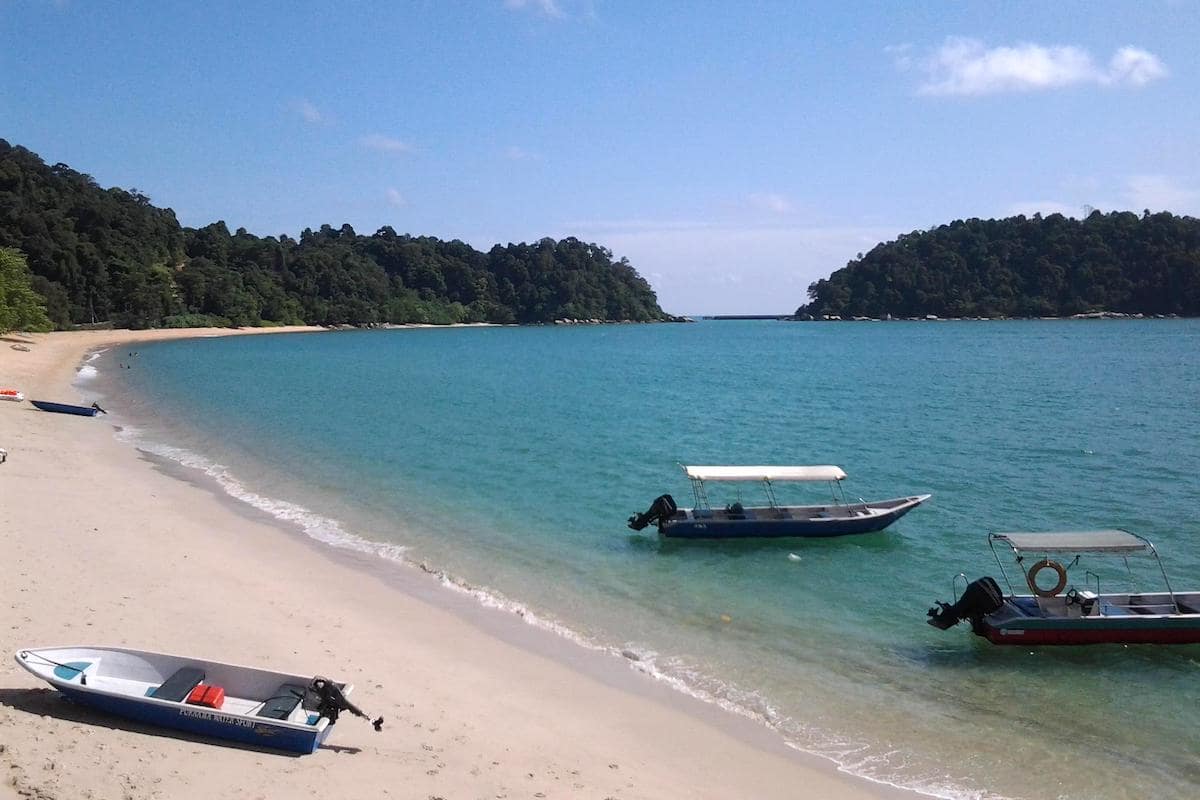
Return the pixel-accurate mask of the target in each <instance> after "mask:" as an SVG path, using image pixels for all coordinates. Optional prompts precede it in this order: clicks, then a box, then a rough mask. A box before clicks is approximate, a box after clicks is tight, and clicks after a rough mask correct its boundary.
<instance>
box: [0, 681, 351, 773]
mask: <svg viewBox="0 0 1200 800" xmlns="http://www.w3.org/2000/svg"><path fill="white" fill-rule="evenodd" d="M0 706H5V707H7V708H11V709H13V710H14V711H20V712H23V713H25V714H30V715H32V716H34V717H53V718H54V719H58V720H62V721H64V722H74V723H78V724H81V725H87V726H90V727H93V728H100V729H108V730H118V731H128V732H130V733H139V734H145V735H147V736H158V737H161V738H164V739H178V740H180V741H184V742H194V743H196V744H206V745H212V746H214V747H225V748H232V749H237V750H248V751H251V752H254V753H263V754H266V755H274V756H280V757H281V758H299V757H300V756H301V755H302V754H301V753H289V752H285V751H282V750H276V749H274V748H271V747H259V746H256V745H251V744H244V743H241V742H233V741H229V740H228V739H217V738H214V737H210V736H197V735H195V734H191V733H185V732H183V731H177V730H172V729H170V728H161V727H158V726H156V725H145V724H142V723H140V722H134V721H133V720H128V719H125V718H124V717H118V716H114V715H112V714H105V713H103V712H101V711H93V710H92V709H90V708H87V707H85V706H81V705H79V704H78V703H73V702H71V701H70V700H68V699H67V698H65V697H63V696H62V695H61V694H59V693H58V692H56V691H54V690H53V689H2V688H0ZM318 749H320V750H329V751H331V752H334V753H341V754H349V755H354V754H356V753H359V752H361V751H362V748H359V747H345V746H340V745H330V744H322V745H321V746H320V748H318Z"/></svg>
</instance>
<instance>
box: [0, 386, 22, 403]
mask: <svg viewBox="0 0 1200 800" xmlns="http://www.w3.org/2000/svg"><path fill="white" fill-rule="evenodd" d="M24 399H25V393H24V392H20V391H17V390H16V389H0V400H11V401H13V402H16V403H19V402H21V401H22V400H24Z"/></svg>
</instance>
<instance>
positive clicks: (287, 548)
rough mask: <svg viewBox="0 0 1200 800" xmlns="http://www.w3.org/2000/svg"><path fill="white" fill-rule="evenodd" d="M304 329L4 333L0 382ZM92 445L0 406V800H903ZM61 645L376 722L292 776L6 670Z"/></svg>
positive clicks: (34, 386)
mask: <svg viewBox="0 0 1200 800" xmlns="http://www.w3.org/2000/svg"><path fill="white" fill-rule="evenodd" d="M305 330H317V329H267V330H261V331H259V330H254V331H248V330H244V331H229V330H187V331H177V330H171V331H137V332H129V331H87V332H71V333H51V334H35V335H29V336H25V335H20V334H10V335H7V336H4V337H0V386H3V387H12V388H18V389H21V390H22V391H24V392H25V393H26V396H27V397H34V398H39V399H53V400H59V401H63V402H74V401H76V400H78V399H80V395H79V392H78V390H76V389H75V388H74V387H73V386H72V379H73V377H74V374H75V372H76V370H77V368H78V366H79V364H80V361H81V359H82V358H83V357H84V356H85V354H86V353H87V352H89V351H91V350H94V349H96V348H100V347H106V346H112V345H115V344H122V345H123V346H124V345H126V344H129V343H136V342H140V341H150V340H155V339H163V338H173V337H188V336H204V335H229V334H231V333H283V332H290V331H305ZM321 335H337V334H336V333H329V334H321ZM22 343H23V344H25V345H26V346H28V348H29V350H28V351H21V350H14V349H12V347H11V345H12V344H22ZM113 434H114V432H113V427H112V424H111V423H109V422H107V421H106V420H105V418H104V417H102V416H101V417H97V418H84V417H70V416H64V415H57V414H48V413H43V412H39V411H37V410H35V409H33V408H32V406H30V405H29V403H28V402H25V403H0V447H3V448H6V449H7V450H8V453H9V455H8V462H7V463H5V464H3V465H0V498H2V500H0V554H3V564H4V581H3V596H2V602H0V609H2V613H0V619H2V620H3V624H0V651H3V652H2V656H3V657H2V658H0V797H4V796H12V797H23V798H43V799H46V798H72V799H74V798H184V799H185V800H186V799H187V798H226V797H228V798H233V797H237V798H273V797H309V796H312V797H317V796H320V797H347V798H348V797H355V798H358V797H401V798H421V799H422V800H425V798H429V799H430V800H432V798H446V800H459V799H460V798H543V797H545V798H567V797H572V798H574V797H580V798H622V800H624V799H626V798H691V797H696V798H701V797H703V798H776V797H778V798H823V799H827V798H834V799H835V800H838V799H844V800H851V799H852V798H879V797H901V796H912V797H915V795H908V794H907V793H902V792H899V791H896V790H893V789H891V788H889V787H882V786H876V785H874V784H871V783H868V782H866V781H863V780H859V779H856V778H852V777H849V776H846V775H843V774H841V773H839V772H838V771H837V770H836V769H835V768H834V767H833V765H831V764H827V763H826V762H824V761H822V760H820V759H818V758H815V757H811V756H807V755H804V754H801V753H797V752H795V751H793V750H791V749H790V748H788V747H787V746H786V745H785V744H784V743H783V742H782V740H780V739H779V738H778V737H777V736H776V735H775V734H774V733H772V732H771V731H769V730H767V729H766V728H764V727H761V726H759V725H758V724H756V723H754V722H753V721H751V720H747V719H743V718H741V717H737V716H735V715H733V714H730V713H726V712H724V711H721V710H720V709H717V708H715V707H712V706H708V705H705V704H703V703H701V702H700V701H697V700H693V699H691V698H688V697H685V696H683V695H681V694H678V693H676V692H674V691H673V690H671V689H669V688H668V687H666V686H664V685H662V684H660V683H657V682H656V681H655V680H653V679H652V678H651V677H648V676H647V675H644V674H642V673H641V672H639V671H637V670H636V669H633V668H631V665H630V664H629V663H628V662H626V661H624V660H623V659H620V658H615V657H612V656H608V655H602V654H598V653H592V652H590V651H586V650H584V649H582V648H579V647H577V646H575V645H572V644H570V643H569V642H566V641H565V640H561V639H558V638H557V637H555V636H554V635H553V634H550V633H547V632H545V631H540V630H537V629H533V628H531V627H530V626H528V625H525V624H524V623H522V622H521V620H520V619H518V618H516V617H515V615H512V614H506V613H504V612H501V611H495V610H488V609H483V608H480V607H478V606H476V604H475V603H474V602H473V601H471V600H470V599H469V598H465V597H462V596H461V595H456V594H454V593H453V592H451V591H449V590H446V589H443V588H442V587H440V586H439V585H438V583H437V581H436V580H435V579H433V578H432V577H429V576H426V575H424V574H422V573H420V572H419V571H418V570H416V569H413V568H409V567H402V566H399V565H391V566H386V567H385V566H382V565H380V564H378V563H373V562H376V561H378V559H374V557H372V556H367V555H356V554H352V553H346V552H342V551H334V550H332V549H331V548H328V547H325V546H323V545H318V544H316V543H313V542H312V541H310V540H307V539H305V538H304V537H302V536H300V535H299V534H298V533H297V532H296V531H293V530H289V529H288V528H286V527H284V526H281V525H280V524H278V523H276V522H275V521H273V520H270V519H268V518H267V517H266V516H265V515H264V514H261V513H259V512H257V511H255V510H254V509H252V508H250V507H248V506H244V505H240V504H238V503H236V502H235V501H232V500H231V499H229V498H226V497H223V496H221V495H219V494H218V493H217V492H215V491H213V489H212V487H210V486H207V485H206V484H205V483H204V482H203V481H201V480H198V479H191V478H190V477H189V476H188V475H186V474H181V473H182V470H181V469H172V468H169V467H165V466H164V465H162V464H159V463H156V462H155V461H154V460H153V459H151V458H148V457H145V456H144V455H143V454H141V453H139V452H138V451H137V450H136V449H135V448H133V447H132V446H130V445H128V444H124V443H122V442H120V441H118V440H117V439H116V438H115V437H114V435H113ZM181 478H182V479H181ZM68 644H113V645H125V646H129V647H134V648H141V649H147V650H158V651H164V652H172V653H180V654H186V655H197V656H205V657H209V658H213V659H216V660H222V661H230V662H235V663H244V664H250V665H255V666H264V667H270V668H277V669H281V670H294V671H296V672H301V673H306V674H308V673H320V674H324V675H329V676H332V677H335V678H337V679H339V680H348V681H352V682H353V683H354V684H355V685H356V687H357V688H356V691H355V694H354V699H355V700H356V701H357V702H358V703H359V704H360V705H361V706H362V707H363V709H364V710H365V711H367V712H368V713H370V714H372V715H378V714H382V715H383V716H384V717H386V719H387V724H386V727H385V728H384V730H383V732H382V733H376V732H374V731H373V730H372V729H371V727H370V726H369V725H368V724H366V723H365V722H363V721H361V720H358V719H354V718H352V717H344V718H343V719H342V720H341V721H340V722H339V723H338V725H337V728H336V729H335V730H334V732H333V734H332V735H331V736H330V738H329V743H328V745H327V746H326V747H324V748H322V749H321V750H319V751H318V752H316V753H315V754H313V755H310V756H304V757H289V756H284V755H280V754H277V753H273V752H270V751H266V750H255V749H245V748H239V747H232V746H227V745H222V744H220V743H214V742H210V741H206V740H200V739H195V738H190V737H187V736H184V735H180V734H175V733H172V732H169V731H164V730H158V729H153V728H148V727H145V726H142V725H138V724H135V723H131V722H126V721H123V720H121V719H118V718H114V717H109V716H105V715H102V714H100V713H97V712H92V711H89V710H87V709H83V708H80V707H77V706H73V705H72V704H70V703H68V702H67V701H65V700H63V699H62V698H61V697H60V696H59V695H58V694H57V693H55V692H54V691H53V690H51V689H49V688H48V687H46V686H45V685H44V684H42V683H40V682H38V681H37V680H36V679H35V678H34V677H33V676H32V675H29V674H28V673H26V672H25V671H24V670H22V669H20V668H19V667H18V666H17V665H16V664H15V663H14V661H13V660H12V653H13V652H14V651H16V650H18V649H19V648H22V647H33V646H49V645H68Z"/></svg>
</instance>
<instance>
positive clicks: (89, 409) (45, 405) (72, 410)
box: [29, 400, 108, 417]
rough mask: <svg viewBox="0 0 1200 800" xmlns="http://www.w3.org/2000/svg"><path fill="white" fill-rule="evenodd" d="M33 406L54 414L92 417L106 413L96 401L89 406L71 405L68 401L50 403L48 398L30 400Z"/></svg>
mask: <svg viewBox="0 0 1200 800" xmlns="http://www.w3.org/2000/svg"><path fill="white" fill-rule="evenodd" d="M29 402H30V403H33V406H34V408H40V409H41V410H42V411H52V412H54V413H55V414H75V415H77V416H80V417H94V416H96V415H97V414H107V413H108V412H107V411H105V410H104V409H103V408H101V407H100V406H99V404H98V403H92V404H91V405H90V406H73V405H70V404H68V403H52V402H50V401H49V400H30V401H29Z"/></svg>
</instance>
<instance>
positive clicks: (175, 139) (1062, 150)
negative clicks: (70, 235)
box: [0, 0, 1200, 315]
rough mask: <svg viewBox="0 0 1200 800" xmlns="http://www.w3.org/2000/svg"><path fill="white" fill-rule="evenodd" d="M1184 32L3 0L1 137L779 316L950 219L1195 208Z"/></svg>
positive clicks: (990, 11)
mask: <svg viewBox="0 0 1200 800" xmlns="http://www.w3.org/2000/svg"><path fill="white" fill-rule="evenodd" d="M1197 42H1200V2H1198V1H1197V0H1142V1H1141V2H1106V1H1105V0H1096V1H1093V2H1055V3H1045V2H1005V3H1002V4H1001V3H995V2H988V3H982V2H980V3H975V2H955V3H949V2H946V3H938V2H922V3H901V2H890V1H889V2H827V3H805V2H799V1H798V0H797V1H793V2H770V1H769V0H764V1H763V2H737V3H734V2H717V0H711V1H706V0H701V1H700V2H695V1H694V0H693V2H675V1H674V0H656V1H652V2H646V0H628V1H627V0H611V1H610V0H412V1H411V2H399V1H397V2H342V3H328V2H322V3H316V2H307V0H292V1H291V2H254V0H241V2H205V3H197V2H187V3H183V2H173V1H172V0H158V1H157V2H135V1H134V0H125V1H124V2H116V1H115V0H113V1H112V2H85V0H0V138H4V139H7V140H8V141H9V142H10V143H12V144H19V145H22V146H25V147H28V148H29V149H31V150H33V151H35V152H37V153H38V154H39V155H41V156H42V158H43V159H45V161H46V162H47V163H50V164H54V163H57V162H64V163H66V164H69V165H70V166H71V167H73V168H75V169H77V170H79V171H81V172H86V173H88V174H90V175H92V176H93V177H94V178H95V179H96V180H97V181H98V182H99V183H100V184H101V185H102V186H121V187H124V188H127V189H130V188H136V189H139V190H140V191H142V192H144V193H145V194H147V195H149V196H150V198H151V201H152V202H153V203H154V204H155V205H158V206H165V207H169V208H172V209H174V211H175V213H176V215H177V216H178V218H179V220H180V222H181V223H182V224H184V225H188V226H193V227H198V226H202V225H206V224H208V223H210V222H214V221H216V220H224V221H225V222H226V224H227V225H228V226H229V228H230V229H231V230H236V229H237V228H240V227H242V228H246V229H247V230H248V231H250V232H251V233H254V234H257V235H260V236H267V235H279V234H288V235H290V236H293V237H295V236H298V235H299V233H300V231H301V230H303V229H304V228H306V227H311V228H314V229H315V228H318V227H320V226H321V225H322V224H330V225H333V226H334V227H340V226H341V225H342V224H343V223H349V224H350V225H352V226H353V227H354V229H355V230H356V231H358V232H359V233H364V234H370V233H373V232H375V231H376V230H377V229H379V228H380V227H382V226H384V225H390V226H391V227H393V228H394V229H395V230H396V231H398V232H401V233H411V234H413V235H430V236H437V237H439V238H442V239H461V240H463V241H465V242H468V243H470V244H472V245H473V246H475V247H476V248H479V249H482V250H486V249H488V248H490V247H491V246H492V245H493V244H496V243H500V244H507V243H509V242H522V241H536V240H538V239H541V238H543V237H545V236H550V237H554V238H563V237H567V236H575V237H577V238H579V239H582V240H585V241H588V242H596V243H598V244H601V245H603V246H605V247H607V248H609V249H610V250H612V251H613V253H614V255H615V256H616V257H618V258H619V257H626V258H628V259H629V261H630V263H632V264H633V266H634V267H636V268H637V270H638V271H639V272H640V273H641V274H642V275H643V276H644V277H645V278H646V279H647V280H649V281H650V283H651V285H652V286H653V287H654V288H655V290H656V291H657V293H658V298H659V302H660V304H661V305H662V306H663V308H664V309H665V310H667V311H669V312H671V313H676V314H694V315H699V314H720V313H726V314H754V313H759V314H769V313H790V312H791V311H794V310H795V309H796V307H797V306H799V305H801V304H802V303H804V302H806V301H807V298H806V290H807V287H808V285H809V284H810V283H812V282H813V281H815V280H817V279H819V278H823V277H826V276H828V275H829V274H830V273H831V272H833V271H834V270H836V269H839V268H841V267H843V266H845V265H846V263H847V262H848V261H849V260H851V259H853V258H855V257H856V256H857V255H858V254H859V253H862V252H866V251H868V250H870V249H871V247H873V246H874V245H875V244H876V243H878V242H881V241H888V240H891V239H894V238H895V237H896V236H898V235H900V234H902V233H907V232H910V231H913V230H917V229H927V228H930V227H933V226H936V225H940V224H944V223H947V222H951V221H953V220H955V219H967V218H971V217H981V218H987V217H1003V216H1011V215H1013V214H1017V213H1024V214H1027V215H1028V214H1033V213H1034V212H1041V213H1043V214H1048V213H1053V212H1061V213H1063V214H1067V215H1071V216H1082V215H1085V214H1086V213H1088V212H1089V211H1090V210H1091V209H1093V208H1094V209H1099V210H1101V211H1111V210H1133V211H1137V212H1139V213H1140V212H1141V211H1143V210H1144V209H1149V210H1150V211H1163V210H1165V211H1171V212H1174V213H1178V214H1190V215H1195V216H1200V51H1198V50H1197Z"/></svg>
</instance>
